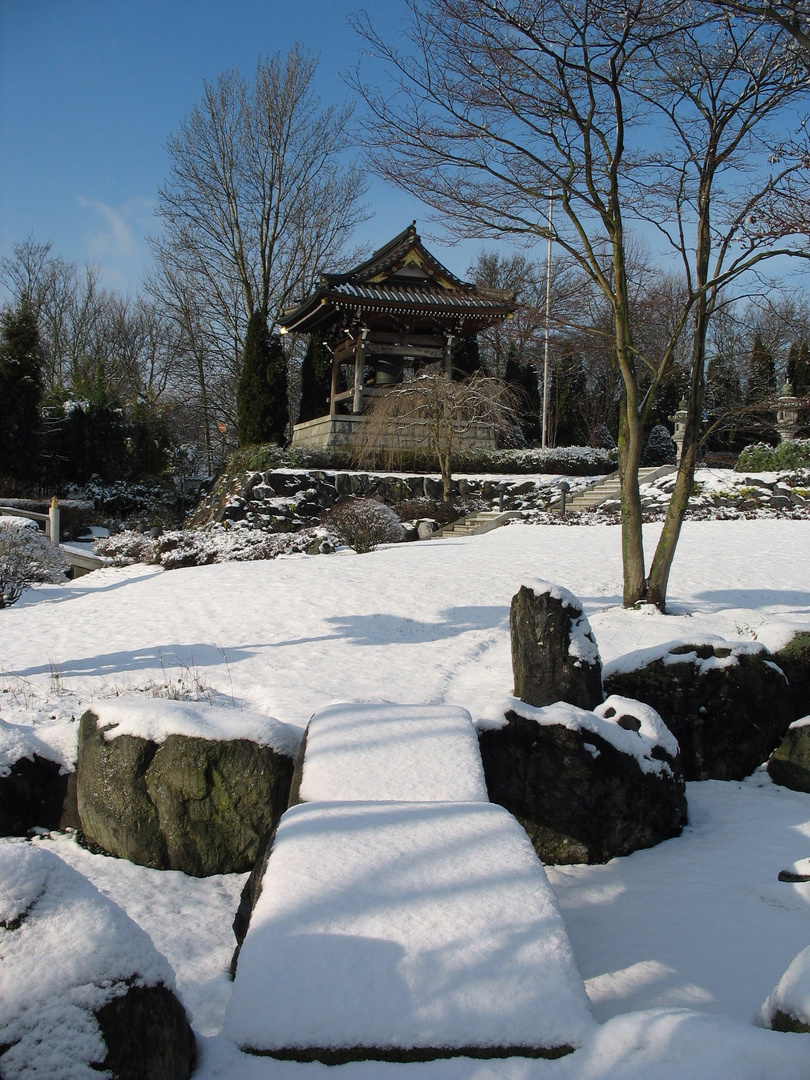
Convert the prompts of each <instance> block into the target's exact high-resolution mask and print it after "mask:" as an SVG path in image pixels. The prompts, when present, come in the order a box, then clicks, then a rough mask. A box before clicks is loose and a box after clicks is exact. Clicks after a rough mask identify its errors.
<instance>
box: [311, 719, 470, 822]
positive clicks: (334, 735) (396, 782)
mask: <svg viewBox="0 0 810 1080" xmlns="http://www.w3.org/2000/svg"><path fill="white" fill-rule="evenodd" d="M488 798H489V797H488V795H487V787H486V782H485V780H484V770H483V766H482V764H481V754H480V752H479V750H478V736H477V734H476V731H475V727H474V726H473V722H472V718H471V717H470V714H469V713H468V712H467V710H466V709H461V708H457V707H454V706H441V705H435V706H434V705H394V704H388V703H385V704H351V705H332V706H330V707H329V708H327V709H322V710H321V711H320V712H317V713H315V715H314V716H313V717H312V719H311V720H310V722H309V726H308V727H307V734H306V752H305V754H304V763H303V772H302V776H301V785H300V789H299V791H298V800H299V801H300V802H365V801H368V802H376V801H377V800H385V801H391V802H393V801H403V802H487V801H488Z"/></svg>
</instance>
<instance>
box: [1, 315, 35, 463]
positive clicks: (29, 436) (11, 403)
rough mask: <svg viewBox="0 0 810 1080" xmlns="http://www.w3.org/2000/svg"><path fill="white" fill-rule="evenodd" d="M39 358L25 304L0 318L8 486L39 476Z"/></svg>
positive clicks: (3, 440)
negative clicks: (9, 482) (9, 480)
mask: <svg viewBox="0 0 810 1080" xmlns="http://www.w3.org/2000/svg"><path fill="white" fill-rule="evenodd" d="M41 399H42V355H41V348H40V340H39V330H38V327H37V320H36V316H35V315H34V313H33V311H32V310H31V307H30V305H29V304H28V302H27V301H26V300H23V301H21V303H20V305H19V306H18V307H17V308H15V309H8V310H6V311H4V312H3V314H2V316H0V463H2V464H0V469H1V470H2V473H3V474H4V475H5V476H8V477H9V478H10V479H11V481H12V483H16V482H19V481H31V480H34V479H35V478H36V477H37V476H38V473H39V442H40V427H41V422H40V402H41Z"/></svg>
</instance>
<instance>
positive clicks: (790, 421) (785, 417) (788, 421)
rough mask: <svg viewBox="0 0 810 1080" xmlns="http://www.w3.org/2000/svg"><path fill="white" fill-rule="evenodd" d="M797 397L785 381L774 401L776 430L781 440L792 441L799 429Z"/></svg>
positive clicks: (798, 403)
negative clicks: (777, 397) (775, 401)
mask: <svg viewBox="0 0 810 1080" xmlns="http://www.w3.org/2000/svg"><path fill="white" fill-rule="evenodd" d="M799 405H800V402H799V399H798V398H797V397H795V396H794V394H793V387H792V386H791V385H790V383H789V382H786V383H785V385H784V386H783V387H782V393H781V394H780V395H779V400H778V401H777V403H776V430H777V431H778V432H779V438H780V439H781V440H782V442H792V440H793V439H795V438H796V432H797V431H798V430H799Z"/></svg>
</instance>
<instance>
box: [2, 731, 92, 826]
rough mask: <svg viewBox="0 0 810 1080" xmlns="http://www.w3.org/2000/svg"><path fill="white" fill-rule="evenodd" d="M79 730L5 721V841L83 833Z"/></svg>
mask: <svg viewBox="0 0 810 1080" xmlns="http://www.w3.org/2000/svg"><path fill="white" fill-rule="evenodd" d="M76 727H77V725H75V724H72V723H70V722H65V721H58V722H56V723H52V724H38V725H37V726H36V727H34V725H32V724H11V723H9V722H8V721H5V720H0V836H27V835H28V834H29V833H30V832H33V831H34V830H35V829H37V828H40V829H65V828H77V827H78V824H79V821H78V815H77V810H76V776H75V769H76Z"/></svg>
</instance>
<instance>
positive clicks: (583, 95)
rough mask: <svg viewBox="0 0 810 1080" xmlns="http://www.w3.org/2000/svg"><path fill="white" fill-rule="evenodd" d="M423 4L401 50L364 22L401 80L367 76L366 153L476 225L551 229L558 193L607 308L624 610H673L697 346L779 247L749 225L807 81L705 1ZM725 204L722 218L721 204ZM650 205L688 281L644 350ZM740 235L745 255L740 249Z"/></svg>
mask: <svg viewBox="0 0 810 1080" xmlns="http://www.w3.org/2000/svg"><path fill="white" fill-rule="evenodd" d="M410 6H411V12H412V19H411V36H410V40H411V44H412V47H411V48H410V49H408V50H407V51H406V52H401V51H400V50H398V49H397V48H395V47H392V46H391V45H388V44H386V43H385V42H384V41H383V40H381V38H380V37H379V36H378V35H376V34H375V33H374V31H373V28H372V27H371V25H370V23H369V22H368V20H366V19H362V18H361V19H358V20H357V21H356V25H357V27H358V29H359V30H360V32H361V33H362V34H363V35H364V36H365V37H366V39H367V40H369V41H370V42H371V43H372V45H373V51H374V54H375V56H378V57H380V58H381V59H382V60H383V61H384V62H385V63H386V70H387V72H388V73H389V74H390V75H391V76H392V78H393V81H394V86H393V91H392V92H389V90H386V91H381V90H377V89H375V88H374V87H373V86H370V85H369V84H368V83H365V82H363V81H362V80H361V79H360V77H359V76H357V77H356V78H355V85H356V87H357V89H358V90H359V92H360V93H361V94H362V95H363V98H364V100H365V102H366V104H367V106H368V108H369V109H370V112H371V115H372V117H373V120H372V122H371V123H370V124H369V125H368V128H367V141H368V145H369V154H370V157H371V160H372V162H373V163H374V166H375V168H376V169H377V170H378V171H379V172H380V173H381V175H383V176H384V177H386V178H388V179H390V180H392V181H393V182H395V183H397V184H399V185H400V186H402V187H404V188H406V189H407V190H410V191H412V192H414V193H416V194H417V195H419V197H420V198H422V199H424V200H425V201H426V202H427V203H428V204H430V205H432V206H433V207H435V208H436V209H437V210H438V211H439V213H440V214H441V215H442V221H443V223H444V224H446V225H448V226H450V227H452V228H453V229H454V230H455V231H456V232H457V233H458V234H460V235H465V236H474V237H479V236H494V235H507V236H510V235H511V236H524V237H526V236H528V237H531V236H534V237H537V238H543V237H547V236H548V226H547V224H546V218H545V213H544V210H545V206H546V202H547V199H548V192H549V190H551V191H552V198H553V201H554V204H555V209H556V213H555V223H554V225H553V229H552V232H553V239H554V240H555V242H556V243H557V244H558V245H559V247H561V248H562V249H563V250H564V251H566V252H567V253H568V254H569V255H570V256H571V257H572V258H573V259H575V260H577V262H578V264H579V265H580V267H581V268H582V270H583V271H584V272H585V274H587V276H588V277H589V279H590V280H591V281H592V282H593V284H594V286H595V287H596V288H597V289H598V290H599V291H600V292H601V294H602V296H603V297H604V302H605V304H606V306H607V308H608V311H609V313H610V320H611V349H612V352H613V357H614V362H615V365H616V369H617V371H618V372H619V374H620V376H621V385H622V401H621V407H620V410H619V473H620V478H621V482H622V492H621V499H622V557H623V568H624V602H625V604H626V605H631V604H635V603H637V602H639V601H642V600H646V599H650V600H652V601H653V602H655V603H656V604H658V605H659V606H660V607H663V606H664V603H665V595H666V582H667V580H668V573H669V566H670V565H671V557H672V554H673V552H674V545H675V543H676V542H677V536H678V532H679V528H680V524H679V520H681V519H682V511H683V509H684V508H685V502H683V504H682V505H681V500H682V494H683V491H684V490H688V487H689V486H691V485H690V483H688V482H687V480H688V471H689V469H690V468H691V469H693V468H694V454H693V451H692V449H691V447H692V444H693V440H694V438H695V437H696V433H697V429H696V424H697V423H699V417H700V409H701V401H702V391H701V386H702V382H701V380H702V377H703V376H702V372H703V366H704V347H703V345H702V344H701V342H703V341H705V333H706V328H707V326H708V318H709V316H710V314H711V310H712V309H713V306H714V304H715V303H716V299H717V298H718V297H719V294H720V290H722V288H724V287H725V286H727V285H728V284H729V283H730V282H731V281H733V280H736V278H738V277H739V276H740V275H741V274H743V273H746V272H748V271H750V270H751V269H752V268H753V267H755V266H756V265H757V264H758V263H759V262H760V261H762V260H764V259H765V258H769V257H772V256H773V255H774V254H775V250H774V249H773V247H772V246H766V244H765V243H764V242H762V241H760V240H758V239H757V238H756V237H755V236H751V235H750V234H748V235H746V229H745V222H746V220H747V219H748V218H749V217H750V215H751V214H752V213H753V212H754V211H755V209H756V207H757V206H758V204H759V201H760V200H762V199H764V198H765V197H766V196H767V197H770V196H771V195H772V193H773V191H774V190H775V189H780V186H781V189H784V188H785V185H786V183H787V179H788V176H789V174H790V168H789V167H786V168H785V169H783V170H781V171H780V172H777V173H776V175H775V176H771V175H767V171H768V165H767V139H768V136H769V135H771V134H772V130H773V125H775V122H776V120H777V119H778V118H779V116H780V111H781V115H782V116H783V117H784V116H785V115H787V116H788V117H789V119H792V117H791V116H790V109H789V105H790V104H791V103H792V102H793V101H794V100H795V99H796V97H797V96H798V95H799V94H801V93H803V92H805V91H806V73H804V72H802V70H801V68H800V65H799V64H798V63H797V61H796V59H795V50H793V49H786V48H785V47H784V46H783V44H781V42H780V40H778V39H779V35H778V34H777V33H775V32H774V31H773V30H772V29H771V28H770V27H769V26H768V25H767V24H762V23H761V22H757V23H756V24H754V25H751V24H742V25H741V26H737V25H736V24H734V23H733V21H730V20H728V19H725V18H723V19H720V20H717V21H716V22H715V23H713V24H711V22H710V21H711V18H712V8H711V7H710V6H709V5H704V4H694V3H690V4H685V3H682V2H680V0H672V2H669V0H655V2H649V0H643V2H642V0H635V2H633V3H631V4H629V5H628V4H627V3H626V2H624V0H622V2H619V0H615V2H614V0H608V2H607V3H603V4H599V5H594V4H591V3H590V2H588V0H570V2H569V0H420V2H418V3H417V2H416V0H412V2H411V4H410ZM707 23H708V24H709V25H707ZM704 59H705V63H703V65H702V67H701V61H702V60H704ZM653 123H655V131H654V133H652V132H651V131H650V130H649V128H650V125H652V124H653ZM755 163H756V164H758V165H759V166H760V169H765V171H766V176H765V177H764V178H762V174H761V173H760V179H761V180H762V182H761V183H760V184H759V185H758V184H757V183H756V180H754V182H753V183H752V186H751V190H749V191H745V190H743V188H744V185H743V183H742V182H741V177H744V176H745V177H747V178H748V179H750V178H751V177H752V176H755V174H754V173H753V172H752V169H753V165H754V164H755ZM679 167H680V172H678V168H679ZM720 205H722V214H720V213H715V211H719V209H720ZM639 217H646V219H647V220H648V221H649V222H651V223H652V224H653V225H662V224H663V226H664V234H665V236H667V239H668V240H669V241H670V242H672V244H673V247H674V249H675V251H677V252H678V253H679V255H680V256H681V261H682V268H683V272H684V273H685V275H686V282H685V285H684V287H683V292H682V300H681V303H680V306H679V307H678V308H677V309H674V310H673V317H672V320H671V323H670V335H669V339H668V340H667V341H666V342H664V343H662V342H661V341H660V340H659V341H658V343H657V344H656V350H655V354H654V355H646V354H645V353H644V352H643V342H642V340H641V337H640V335H638V334H637V332H636V326H635V324H634V321H633V311H632V283H631V275H630V259H629V250H630V249H629V246H628V244H629V242H628V230H627V223H628V222H629V221H631V220H633V219H634V218H639ZM718 218H722V221H723V224H724V226H725V229H724V230H720V229H718V227H717V224H718ZM670 226H671V229H670ZM668 230H669V231H668ZM740 239H744V240H745V245H744V247H743V249H742V250H740V249H739V248H736V247H735V243H736V242H737V241H738V240H740ZM781 250H786V249H785V248H782V249H781ZM710 294H711V295H712V297H714V299H709V296H710ZM696 311H697V314H695V312H696ZM684 336H690V337H691V338H692V339H693V342H694V343H695V344H694V345H693V350H692V370H693V376H694V378H693V383H692V386H691V388H690V395H691V397H692V399H693V400H692V412H691V413H690V421H689V424H690V427H689V431H688V436H687V447H688V448H690V449H689V450H688V455H687V456H686V464H685V466H684V468H683V471H682V473H681V476H680V478H679V486H678V488H677V489H676V492H677V502H678V506H676V507H675V510H674V517H673V520H672V521H670V522H669V523H668V524H667V527H666V540H665V544H664V548H665V550H664V549H660V555H661V558H660V559H659V558H658V556H656V560H654V562H653V572H652V573H653V575H654V586H653V587H652V588H650V587H648V581H647V577H646V572H645V560H644V550H643V542H642V528H641V527H642V516H641V500H640V497H639V485H638V470H639V463H640V457H641V452H642V448H643V435H642V433H643V429H644V426H645V422H646V421H647V419H648V418H649V416H650V413H651V410H652V408H653V403H654V400H655V395H656V392H657V390H658V387H659V386H660V385H661V383H662V381H663V380H664V379H665V377H666V376H667V373H668V372H669V370H670V369H671V367H672V365H673V364H674V363H675V360H676V356H677V353H678V350H679V348H680V347H681V346H680V343H681V339H682V338H683V337H684ZM642 373H643V377H642ZM696 418H697V419H696ZM693 428H694V430H693ZM679 515H680V517H679Z"/></svg>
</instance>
